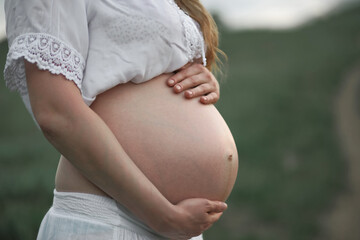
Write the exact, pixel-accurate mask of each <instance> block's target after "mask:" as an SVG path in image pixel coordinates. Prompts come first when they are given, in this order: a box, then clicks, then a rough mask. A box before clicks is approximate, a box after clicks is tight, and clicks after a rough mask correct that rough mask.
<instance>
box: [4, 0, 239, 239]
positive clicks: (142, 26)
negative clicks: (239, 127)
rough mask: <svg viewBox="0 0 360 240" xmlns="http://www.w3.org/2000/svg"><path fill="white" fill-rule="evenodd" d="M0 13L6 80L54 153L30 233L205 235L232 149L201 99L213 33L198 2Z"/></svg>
mask: <svg viewBox="0 0 360 240" xmlns="http://www.w3.org/2000/svg"><path fill="white" fill-rule="evenodd" d="M5 11H6V19H7V36H8V41H9V53H8V57H7V62H6V66H5V71H4V74H5V80H6V83H7V86H8V87H9V88H10V89H13V90H17V91H18V92H19V93H20V94H21V97H22V99H23V101H24V103H25V106H26V107H27V109H28V110H29V112H30V113H31V114H32V116H33V117H34V119H35V121H36V123H37V124H38V126H39V127H40V129H41V130H42V132H43V133H44V135H45V137H46V138H47V139H48V140H49V141H50V143H51V144H52V145H53V146H54V147H55V148H56V149H57V150H58V151H59V152H60V153H61V154H62V155H61V158H60V162H59V166H58V170H57V174H56V180H55V190H54V201H53V206H52V207H51V209H50V210H49V211H48V213H47V214H46V216H45V218H44V219H43V221H42V224H41V227H40V230H39V234H38V239H39V240H45V239H59V240H67V239H168V238H170V239H189V238H192V237H193V239H202V236H201V233H202V232H203V231H204V230H206V229H208V228H209V227H210V226H211V225H212V224H213V223H214V222H216V221H217V220H218V219H219V218H220V216H221V214H222V212H223V211H224V210H225V209H226V204H225V203H223V201H225V200H226V199H227V197H228V196H229V194H230V192H231V190H232V187H233V185H234V182H235V179H236V175H237V168H238V162H237V161H238V159H237V151H236V146H235V143H234V140H233V137H232V135H231V133H230V131H229V129H228V127H227V125H226V123H225V122H224V120H223V118H222V117H221V115H220V114H219V112H218V111H217V110H216V108H215V107H214V106H213V105H212V104H209V103H212V102H214V101H216V100H217V97H218V95H217V94H216V93H217V91H218V88H217V85H216V84H215V83H216V80H215V79H214V77H213V75H212V74H211V73H210V72H209V70H208V69H211V67H212V66H214V59H216V50H217V40H218V39H217V33H216V30H215V26H214V23H213V21H212V19H211V17H210V16H209V14H208V13H207V12H206V11H205V9H204V8H203V6H202V5H201V4H200V2H199V1H197V0H179V1H174V0H132V1H125V0H6V1H5ZM195 20H196V21H195ZM189 62H190V63H189ZM199 63H201V64H199ZM204 66H207V67H208V69H206V68H205V67H204ZM166 85H168V86H171V87H173V88H169V87H167V86H166ZM214 86H215V87H214ZM172 89H174V91H173V90H172ZM184 91H185V96H186V97H187V98H188V99H185V98H183V97H180V96H178V95H176V93H179V92H184ZM199 96H201V98H200V101H201V103H199V101H198V99H199Z"/></svg>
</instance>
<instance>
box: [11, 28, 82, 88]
mask: <svg viewBox="0 0 360 240" xmlns="http://www.w3.org/2000/svg"><path fill="white" fill-rule="evenodd" d="M23 58H24V59H26V60H27V61H29V62H31V63H36V64H37V66H38V67H39V68H40V69H42V70H48V71H50V72H51V73H52V74H62V75H64V76H65V77H66V78H67V79H68V80H71V81H74V83H75V84H76V86H77V87H78V88H79V89H80V90H81V82H82V79H83V71H84V69H85V60H84V58H83V57H82V56H81V54H80V53H79V52H78V51H76V50H75V49H74V48H72V47H70V46H68V45H67V44H65V43H64V42H62V41H61V40H59V39H58V38H55V37H53V36H51V35H48V34H44V33H27V34H23V35H20V36H18V37H17V38H15V40H14V41H13V43H12V45H11V47H10V49H9V53H8V55H7V59H6V64H5V69H4V79H5V84H6V86H7V87H8V88H9V89H10V90H12V91H17V92H19V93H20V94H21V95H25V94H27V85H26V78H25V66H24V65H25V64H24V61H23Z"/></svg>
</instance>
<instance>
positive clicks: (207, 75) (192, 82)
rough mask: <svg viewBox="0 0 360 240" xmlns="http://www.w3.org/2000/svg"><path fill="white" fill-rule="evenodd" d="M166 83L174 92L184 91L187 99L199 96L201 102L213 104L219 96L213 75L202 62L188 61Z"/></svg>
mask: <svg viewBox="0 0 360 240" xmlns="http://www.w3.org/2000/svg"><path fill="white" fill-rule="evenodd" d="M167 84H168V86H169V87H173V89H174V92H175V93H181V92H184V95H185V97H186V98H188V99H192V98H196V97H200V102H201V103H203V104H214V103H216V102H217V101H218V100H219V98H220V86H219V83H218V81H217V80H216V78H215V77H214V75H213V74H212V73H211V72H210V71H209V70H208V69H207V68H206V67H204V66H203V65H202V64H199V63H188V64H186V65H185V66H183V67H182V68H180V69H179V70H178V72H177V73H176V74H175V75H174V76H172V77H171V78H170V79H169V80H168V81H167Z"/></svg>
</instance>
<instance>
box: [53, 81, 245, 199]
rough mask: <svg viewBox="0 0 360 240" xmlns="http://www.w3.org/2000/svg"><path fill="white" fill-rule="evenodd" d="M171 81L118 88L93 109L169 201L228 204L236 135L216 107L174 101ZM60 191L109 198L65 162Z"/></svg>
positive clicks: (235, 160) (235, 164) (60, 170)
mask: <svg viewBox="0 0 360 240" xmlns="http://www.w3.org/2000/svg"><path fill="white" fill-rule="evenodd" d="M169 76H170V75H169V74H167V75H166V74H163V75H161V76H159V77H156V78H154V79H152V80H150V81H148V82H145V83H142V84H138V85H136V84H133V83H126V84H121V85H118V86H116V87H114V88H112V89H110V90H108V91H106V92H104V93H102V94H100V95H98V96H97V98H96V100H95V101H94V103H93V104H92V105H91V108H92V109H93V110H94V111H95V112H96V113H97V114H98V115H99V116H100V117H101V118H102V119H103V120H104V121H105V123H106V124H107V125H108V126H109V128H110V129H111V130H112V131H113V133H114V134H115V136H116V137H117V139H118V141H119V142H120V144H121V145H122V146H123V148H124V149H125V151H126V152H127V154H128V155H129V156H130V158H131V159H132V160H133V161H134V162H135V163H136V165H137V166H138V167H139V168H140V170H141V171H142V172H143V173H144V174H145V175H146V176H147V177H148V178H149V180H150V181H151V182H153V184H154V185H155V186H156V187H157V188H158V189H159V190H160V191H161V193H162V194H163V195H164V196H165V197H166V198H168V199H169V201H171V202H172V203H177V202H179V201H181V200H183V199H186V198H192V197H204V198H208V199H212V200H225V199H226V198H227V197H228V196H229V194H230V192H231V189H232V187H233V185H234V182H235V179H236V175H237V168H238V156H237V151H236V146H235V143H234V140H233V137H232V135H231V132H230V130H229V128H228V127H227V125H226V123H225V121H224V120H223V118H222V117H221V115H220V114H219V112H218V111H217V109H216V108H215V107H214V106H213V105H202V104H201V103H199V102H198V99H193V100H187V99H184V98H183V97H182V96H179V95H175V94H174V93H173V92H172V89H171V88H169V87H167V86H166V84H165V82H166V79H168V77H169ZM56 189H57V190H58V191H74V192H86V193H93V194H99V195H106V194H105V193H104V192H102V191H101V190H100V189H99V188H97V187H96V186H95V185H93V184H92V183H91V182H89V181H88V180H87V179H85V178H84V177H83V176H82V175H81V174H80V173H79V172H78V171H77V170H76V169H75V168H74V167H73V166H72V165H71V164H70V163H69V162H68V161H67V160H66V159H65V158H64V157H61V159H60V163H59V167H58V171H57V176H56Z"/></svg>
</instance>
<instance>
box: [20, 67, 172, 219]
mask: <svg viewBox="0 0 360 240" xmlns="http://www.w3.org/2000/svg"><path fill="white" fill-rule="evenodd" d="M25 66H26V77H27V83H28V91H29V96H30V102H31V106H32V110H33V113H34V116H35V118H36V120H37V122H38V123H39V125H40V127H41V129H42V131H43V133H44V135H45V137H46V138H47V139H48V140H49V141H50V143H51V144H52V145H53V146H54V147H55V148H56V149H57V150H58V151H59V152H60V153H61V154H62V155H64V156H65V157H66V158H67V159H68V160H69V161H70V162H71V163H72V164H73V165H74V166H75V167H77V168H78V169H79V171H80V172H81V173H82V174H83V175H84V176H86V177H87V178H88V179H89V180H90V181H92V182H93V183H94V184H95V185H97V186H98V187H99V188H101V189H102V190H103V191H105V192H106V193H107V194H108V195H110V196H111V197H113V198H114V199H115V200H117V201H118V202H120V203H122V204H123V205H125V206H126V207H128V208H129V210H130V211H132V212H133V213H134V214H135V215H137V216H138V217H140V218H141V219H143V220H144V221H145V222H147V223H150V222H153V221H152V220H154V219H153V218H157V219H155V220H156V221H154V222H155V223H159V218H160V223H161V217H166V215H167V214H169V212H170V213H171V212H172V209H174V208H173V205H172V204H171V203H170V202H169V201H167V199H166V198H165V197H164V196H163V195H162V194H161V193H160V192H159V191H158V190H157V189H156V187H155V186H154V185H153V184H152V183H151V182H150V181H149V180H148V179H147V178H146V176H145V175H144V174H143V173H142V172H141V171H140V170H139V169H138V167H137V166H136V165H135V164H134V163H133V161H132V160H131V159H130V158H129V156H128V155H127V154H126V153H125V151H124V150H123V148H122V147H121V145H120V143H119V142H118V141H117V139H116V138H115V136H114V135H113V133H112V132H111V130H110V129H109V128H108V126H107V125H106V124H105V122H104V121H103V120H102V119H101V118H100V117H99V116H98V115H97V114H96V113H95V112H94V111H93V110H92V109H91V108H89V107H88V106H87V105H86V104H85V103H84V102H83V100H82V98H81V95H80V93H79V90H78V89H77V88H76V87H75V84H74V83H73V82H71V81H68V80H66V79H64V77H63V76H61V75H52V74H50V73H49V72H47V71H40V70H39V69H38V68H37V67H36V66H35V65H34V64H29V63H26V65H25ZM165 213H166V214H165Z"/></svg>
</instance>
